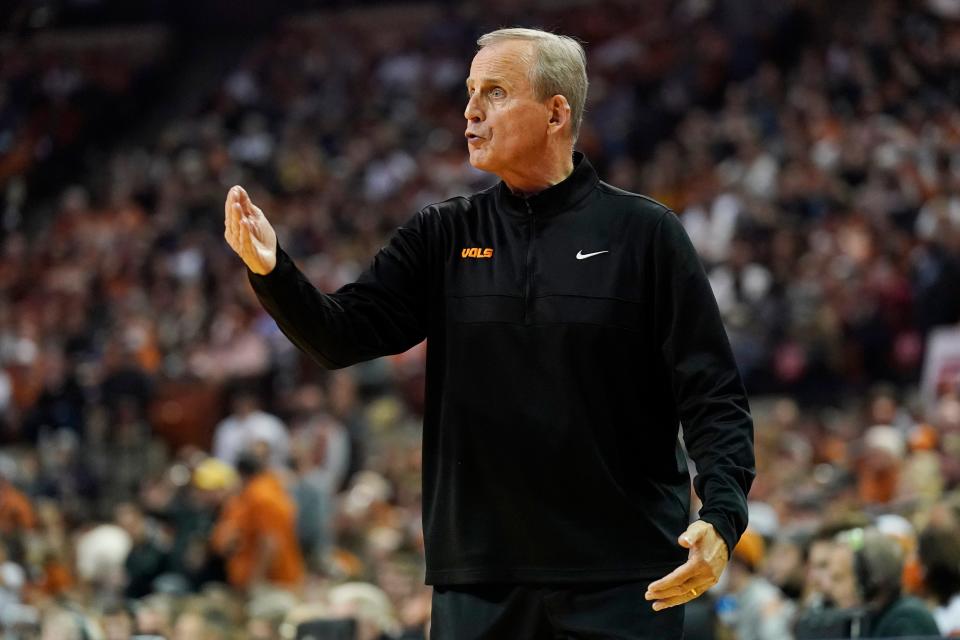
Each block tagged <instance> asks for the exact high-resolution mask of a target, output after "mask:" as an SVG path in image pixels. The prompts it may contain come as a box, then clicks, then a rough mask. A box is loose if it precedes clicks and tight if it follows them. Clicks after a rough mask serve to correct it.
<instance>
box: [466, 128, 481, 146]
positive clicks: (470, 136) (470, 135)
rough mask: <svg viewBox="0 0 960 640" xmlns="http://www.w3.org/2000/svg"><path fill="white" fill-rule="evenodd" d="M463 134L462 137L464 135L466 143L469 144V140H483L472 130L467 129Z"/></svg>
mask: <svg viewBox="0 0 960 640" xmlns="http://www.w3.org/2000/svg"><path fill="white" fill-rule="evenodd" d="M463 135H464V137H466V139H467V144H469V143H471V142H480V141H481V140H483V138H482V137H481V136H478V135H477V134H475V133H473V132H472V131H467V132H465V133H464V134H463Z"/></svg>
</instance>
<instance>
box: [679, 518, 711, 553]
mask: <svg viewBox="0 0 960 640" xmlns="http://www.w3.org/2000/svg"><path fill="white" fill-rule="evenodd" d="M705 529H706V528H705V527H704V526H703V523H702V522H700V521H697V522H694V523H693V524H691V525H690V526H689V527H687V530H686V531H684V532H683V533H682V534H680V537H679V538H677V542H679V543H680V546H681V547H683V548H684V549H690V548H692V547H693V546H694V545H695V544H697V542H699V541H700V538H702V537H703V534H704V531H705Z"/></svg>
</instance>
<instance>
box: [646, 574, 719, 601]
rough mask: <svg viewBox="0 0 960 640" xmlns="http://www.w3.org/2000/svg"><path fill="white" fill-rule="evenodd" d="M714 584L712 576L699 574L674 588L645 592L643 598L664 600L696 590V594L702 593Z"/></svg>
mask: <svg viewBox="0 0 960 640" xmlns="http://www.w3.org/2000/svg"><path fill="white" fill-rule="evenodd" d="M716 583H717V581H716V580H715V579H714V578H713V577H712V576H710V575H708V574H700V575H697V576H695V577H693V578H690V579H689V580H687V581H686V582H684V583H683V584H680V585H677V586H675V587H670V588H668V589H661V590H659V591H650V590H647V592H646V593H645V594H644V598H646V599H647V600H666V599H668V598H674V597H676V596H681V595H683V594H685V593H690V592H691V591H692V590H696V592H697V593H703V592H704V591H706V590H707V589H709V588H710V587H712V586H713V585H715V584H716ZM691 595H692V594H691Z"/></svg>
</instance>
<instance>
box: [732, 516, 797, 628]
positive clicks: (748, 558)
mask: <svg viewBox="0 0 960 640" xmlns="http://www.w3.org/2000/svg"><path fill="white" fill-rule="evenodd" d="M765 546H766V545H765V543H764V540H763V538H762V537H761V536H760V534H759V533H757V532H756V531H753V530H751V529H747V530H746V531H745V532H744V534H743V536H742V537H741V538H740V542H738V543H737V546H736V547H734V548H733V557H732V558H731V559H730V566H729V568H728V569H727V572H728V574H729V576H728V580H729V582H728V583H727V585H728V591H729V593H730V594H731V595H732V596H733V598H734V602H735V605H734V606H733V611H732V612H729V613H728V614H727V616H726V618H725V622H726V623H727V624H728V625H730V626H732V628H733V630H734V633H735V634H736V637H737V638H738V640H788V639H789V638H791V637H792V635H791V632H790V624H791V621H792V619H793V606H792V605H791V604H790V603H789V602H788V601H787V600H786V599H785V598H784V597H783V594H782V593H781V592H780V590H779V589H777V587H775V586H773V585H772V584H771V583H770V582H769V581H768V580H767V579H766V578H764V577H763V576H762V575H760V573H759V571H760V567H761V565H762V564H763V561H764V552H765Z"/></svg>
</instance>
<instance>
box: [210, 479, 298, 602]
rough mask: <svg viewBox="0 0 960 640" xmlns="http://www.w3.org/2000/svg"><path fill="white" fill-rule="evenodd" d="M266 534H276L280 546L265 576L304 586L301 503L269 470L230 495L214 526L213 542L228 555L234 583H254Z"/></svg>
mask: <svg viewBox="0 0 960 640" xmlns="http://www.w3.org/2000/svg"><path fill="white" fill-rule="evenodd" d="M265 538H272V540H273V544H274V547H275V549H274V554H273V560H272V562H271V563H270V565H269V567H268V568H267V572H266V576H265V577H266V580H267V581H268V582H272V583H274V584H279V585H283V586H290V587H294V586H297V585H299V584H300V583H301V581H302V580H303V575H304V572H305V570H304V564H303V556H302V555H301V554H300V545H299V543H298V542H297V533H296V505H295V504H294V502H293V500H292V499H291V498H290V496H289V495H288V494H287V492H286V490H285V489H284V488H283V485H282V484H281V482H280V479H279V478H278V477H277V476H276V475H274V474H273V473H270V472H264V473H261V474H260V475H257V476H255V477H254V478H253V479H251V480H250V482H249V483H248V484H247V486H246V487H244V488H243V490H242V491H241V492H240V493H239V494H237V495H235V496H233V497H232V498H230V499H229V500H228V501H227V503H226V504H225V505H224V508H223V513H222V514H221V515H220V520H219V521H218V522H217V526H216V527H215V528H214V531H213V544H214V547H215V548H217V549H218V550H220V551H221V552H222V553H225V554H226V556H227V578H228V580H229V581H230V584H231V585H233V586H235V587H239V588H246V587H249V586H251V585H250V582H251V580H252V578H253V570H254V567H255V566H256V564H257V560H258V558H259V557H260V554H261V553H262V546H261V545H262V544H263V541H264V539H265Z"/></svg>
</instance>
